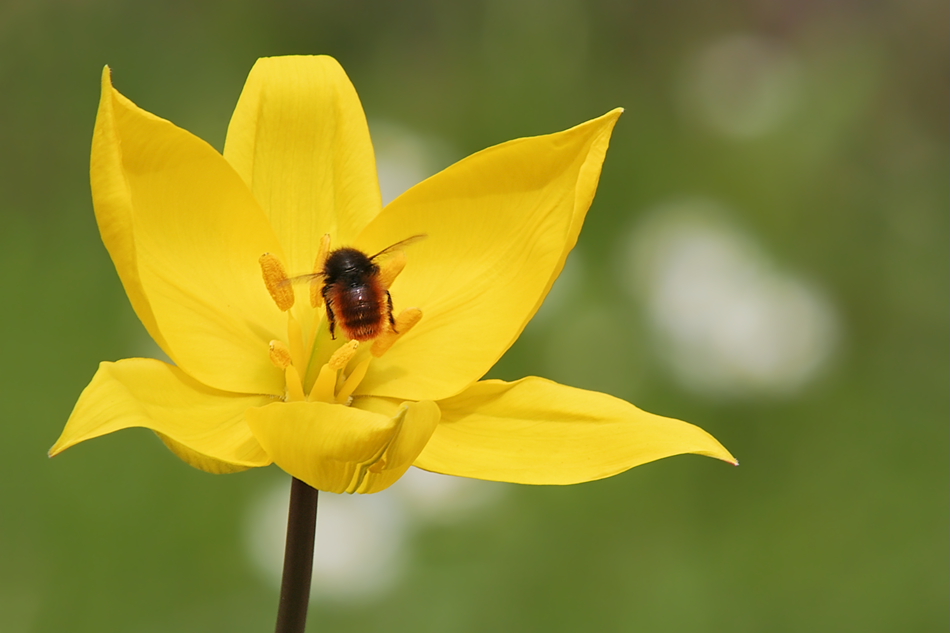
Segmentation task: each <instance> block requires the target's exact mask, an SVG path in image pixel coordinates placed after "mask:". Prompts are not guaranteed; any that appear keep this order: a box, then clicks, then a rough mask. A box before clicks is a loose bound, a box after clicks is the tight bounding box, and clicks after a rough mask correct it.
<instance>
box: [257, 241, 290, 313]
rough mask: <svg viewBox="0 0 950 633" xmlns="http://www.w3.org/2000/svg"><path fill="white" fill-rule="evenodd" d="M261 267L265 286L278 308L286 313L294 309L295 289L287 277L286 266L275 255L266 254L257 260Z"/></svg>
mask: <svg viewBox="0 0 950 633" xmlns="http://www.w3.org/2000/svg"><path fill="white" fill-rule="evenodd" d="M257 261H258V263H259V264H260V265H261V274H262V275H263V277H264V286H266V287H267V292H269V293H270V296H271V297H272V298H273V299H274V303H276V304H277V307H278V308H280V309H281V310H283V311H284V312H286V311H287V310H290V309H291V308H292V307H294V288H293V286H292V285H291V283H290V279H288V277H287V271H286V270H284V265H283V264H281V263H280V260H279V259H277V257H276V256H275V255H272V254H271V253H264V254H263V255H261V257H260V259H258V260H257Z"/></svg>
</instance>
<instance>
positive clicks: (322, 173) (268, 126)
mask: <svg viewBox="0 0 950 633" xmlns="http://www.w3.org/2000/svg"><path fill="white" fill-rule="evenodd" d="M224 155H225V157H226V158H227V159H228V161H229V162H230V163H231V164H232V165H233V166H234V168H235V169H236V170H237V171H238V173H240V174H241V177H242V178H243V179H244V181H245V182H246V183H247V184H248V186H249V187H250V188H251V190H252V191H253V192H254V195H255V197H256V198H257V200H258V201H259V202H260V204H261V206H262V207H263V208H264V211H265V212H266V213H267V215H268V217H269V218H270V220H271V223H272V224H273V226H274V229H275V230H276V232H277V235H278V236H279V238H280V241H281V244H282V245H283V246H284V251H285V253H286V255H287V259H286V260H285V262H284V263H285V264H286V265H287V267H288V269H289V270H290V273H291V274H292V275H293V274H297V275H299V274H303V273H309V272H311V271H312V269H313V265H314V259H315V257H316V255H317V251H318V250H319V246H320V239H321V237H323V235H324V234H326V233H329V234H330V235H332V237H333V240H334V242H335V244H334V246H341V245H345V244H352V242H353V240H354V239H355V238H356V236H357V234H358V233H359V231H361V230H362V229H363V227H364V226H366V224H367V223H368V222H369V221H370V220H371V219H372V218H373V217H374V216H375V215H376V214H377V213H379V210H380V209H381V208H382V202H381V199H380V193H379V181H378V179H377V176H376V159H375V157H374V154H373V146H372V143H371V142H370V136H369V128H368V127H367V125H366V117H365V115H364V114H363V107H362V106H361V105H360V100H359V97H358V96H357V95H356V90H355V89H354V88H353V85H352V84H351V83H350V80H349V78H347V76H346V73H344V72H343V69H342V68H341V67H340V65H339V64H338V63H337V61H336V60H335V59H333V58H332V57H326V56H320V57H304V56H293V57H270V58H264V59H259V60H258V61H257V63H256V64H255V65H254V68H253V69H252V70H251V73H250V75H249V76H248V78H247V83H246V84H245V85H244V91H243V92H242V93H241V98H240V100H239V101H238V104H237V108H236V109H235V111H234V115H233V116H232V118H231V125H230V126H229V127H228V139H227V143H225V146H224Z"/></svg>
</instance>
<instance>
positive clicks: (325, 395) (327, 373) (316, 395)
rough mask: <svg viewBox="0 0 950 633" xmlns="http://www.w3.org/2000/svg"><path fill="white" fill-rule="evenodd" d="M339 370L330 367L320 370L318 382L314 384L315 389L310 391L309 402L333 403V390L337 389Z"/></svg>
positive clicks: (325, 366) (326, 366)
mask: <svg viewBox="0 0 950 633" xmlns="http://www.w3.org/2000/svg"><path fill="white" fill-rule="evenodd" d="M336 376H337V370H335V369H333V368H332V367H330V366H329V365H324V366H323V367H321V368H320V374H319V375H318V376H317V380H316V382H314V383H313V389H311V390H310V396H309V397H308V398H307V400H308V401H309V402H329V403H332V402H333V390H334V389H335V388H336Z"/></svg>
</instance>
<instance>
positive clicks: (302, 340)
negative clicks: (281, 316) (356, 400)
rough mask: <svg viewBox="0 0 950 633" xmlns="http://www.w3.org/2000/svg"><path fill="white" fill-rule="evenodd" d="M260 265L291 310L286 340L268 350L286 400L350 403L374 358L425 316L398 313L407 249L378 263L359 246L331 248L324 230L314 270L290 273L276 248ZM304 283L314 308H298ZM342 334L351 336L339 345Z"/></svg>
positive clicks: (283, 304) (278, 302) (277, 296)
mask: <svg viewBox="0 0 950 633" xmlns="http://www.w3.org/2000/svg"><path fill="white" fill-rule="evenodd" d="M341 262H342V263H341ZM258 263H259V264H260V266H261V273H262V275H263V278H264V286H265V287H266V288H267V291H268V292H269V293H270V295H271V297H272V298H273V300H274V303H275V304H276V305H277V307H278V308H279V309H280V310H281V311H283V312H285V313H287V335H286V338H285V340H273V341H271V342H270V347H269V356H270V361H271V363H272V364H273V365H274V366H275V367H277V368H278V369H280V370H282V371H283V372H284V380H285V390H284V393H283V394H282V396H281V397H282V398H283V400H284V401H287V402H302V401H307V402H315V401H319V402H329V403H336V404H343V405H349V404H350V403H351V402H352V396H353V392H354V391H356V388H357V387H358V386H359V384H360V382H362V380H363V378H364V377H365V376H366V372H367V371H369V367H370V364H371V362H372V360H373V358H374V357H376V358H378V357H380V356H382V355H383V354H385V353H386V352H387V351H389V349H390V348H391V347H392V346H393V345H394V344H395V343H396V342H397V341H398V340H399V339H400V338H401V337H402V336H403V335H405V334H406V332H408V331H409V330H411V329H412V328H413V327H414V326H415V325H416V323H418V322H419V320H420V319H421V318H422V311H421V310H419V309H418V308H407V309H405V310H403V311H402V312H401V313H400V314H399V316H398V317H394V316H393V315H392V299H391V297H390V295H389V287H390V286H391V285H392V283H393V281H394V280H395V279H396V277H397V276H398V275H399V273H400V272H402V269H403V268H404V267H405V265H406V256H405V253H403V252H402V251H398V250H397V251H394V252H393V256H391V257H390V258H389V260H388V261H384V262H381V263H380V264H376V263H375V262H374V261H373V258H370V257H368V256H366V255H365V254H364V253H362V252H361V251H358V250H356V249H352V248H341V249H337V250H335V251H331V250H330V236H329V235H324V236H323V239H322V240H321V241H320V250H319V252H318V255H317V259H316V262H315V263H314V271H313V273H311V274H308V275H301V276H299V277H288V275H287V271H286V269H285V268H284V266H283V264H282V263H281V261H280V260H279V259H278V258H277V257H276V256H275V255H273V254H271V253H265V254H263V255H261V257H260V259H259V260H258ZM298 281H309V283H310V293H309V294H310V301H309V303H310V305H309V306H303V305H296V296H295V293H294V282H298ZM295 305H296V307H295ZM367 332H370V333H371V335H367ZM338 333H342V334H344V335H345V338H348V339H350V340H348V341H347V342H344V343H343V344H342V345H340V344H339V342H338V341H339V338H338V337H337V336H336V334H338Z"/></svg>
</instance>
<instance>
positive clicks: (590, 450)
mask: <svg viewBox="0 0 950 633" xmlns="http://www.w3.org/2000/svg"><path fill="white" fill-rule="evenodd" d="M438 404H439V408H440V409H441V411H442V421H441V422H440V424H439V426H438V428H437V429H436V431H435V433H434V434H433V435H432V438H431V439H430V440H429V443H428V444H427V445H426V447H425V449H423V451H422V454H421V455H419V458H418V459H416V463H415V465H416V466H418V467H420V468H424V469H425V470H431V471H434V472H439V473H444V474H447V475H459V476H463V477H474V478H476V479H490V480H493V481H508V482H513V483H523V484H574V483H580V482H583V481H592V480H594V479H602V478H604V477H610V476H611V475H616V474H617V473H621V472H623V471H625V470H627V469H629V468H633V467H634V466H639V465H640V464H645V463H647V462H651V461H654V460H657V459H661V458H663V457H669V456H671V455H678V454H681V453H698V454H700V455H708V456H709V457H716V458H718V459H721V460H724V461H727V462H731V463H733V464H735V463H737V462H736V460H735V458H734V457H733V456H732V455H730V454H729V451H727V450H726V449H725V448H723V447H722V445H721V444H719V442H717V441H716V439H715V438H714V437H712V436H711V435H709V434H708V433H706V432H705V431H703V430H702V429H700V428H699V427H696V426H693V425H692V424H687V423H686V422H681V421H679V420H674V419H671V418H664V417H660V416H658V415H653V414H651V413H647V412H645V411H641V410H640V409H638V408H636V407H635V406H633V405H632V404H630V403H628V402H625V401H623V400H620V399H618V398H614V397H613V396H608V395H607V394H603V393H597V392H594V391H584V390H582V389H575V388H573V387H566V386H564V385H559V384H557V383H555V382H551V381H549V380H544V379H542V378H534V377H530V378H524V379H522V380H519V381H517V382H513V383H505V382H502V381H499V380H488V381H484V382H479V383H476V384H475V385H473V386H472V387H470V388H469V389H467V390H466V391H465V392H463V393H461V394H459V395H458V396H455V397H454V398H449V399H448V400H443V401H441V402H439V403H438Z"/></svg>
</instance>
